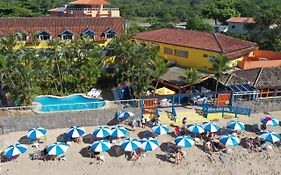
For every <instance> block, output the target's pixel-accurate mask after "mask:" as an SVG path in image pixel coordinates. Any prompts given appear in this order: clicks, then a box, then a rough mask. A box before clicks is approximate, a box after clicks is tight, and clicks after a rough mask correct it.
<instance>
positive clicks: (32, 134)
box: [26, 128, 47, 140]
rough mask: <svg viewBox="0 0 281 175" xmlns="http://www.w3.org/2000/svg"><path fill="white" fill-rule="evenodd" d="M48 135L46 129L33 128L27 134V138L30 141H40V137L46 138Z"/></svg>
mask: <svg viewBox="0 0 281 175" xmlns="http://www.w3.org/2000/svg"><path fill="white" fill-rule="evenodd" d="M46 133H47V130H46V129H44V128H32V129H30V130H29V131H28V132H27V134H26V136H27V137H28V138H29V139H30V140H36V139H39V138H40V137H43V136H45V135H46Z"/></svg>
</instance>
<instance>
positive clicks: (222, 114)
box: [221, 106, 224, 118]
mask: <svg viewBox="0 0 281 175" xmlns="http://www.w3.org/2000/svg"><path fill="white" fill-rule="evenodd" d="M221 117H222V118H224V106H222V111H221Z"/></svg>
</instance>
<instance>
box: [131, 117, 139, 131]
mask: <svg viewBox="0 0 281 175" xmlns="http://www.w3.org/2000/svg"><path fill="white" fill-rule="evenodd" d="M131 124H132V129H133V131H134V130H135V129H136V126H137V124H138V123H137V121H136V120H135V119H134V120H133V121H132V123H131Z"/></svg>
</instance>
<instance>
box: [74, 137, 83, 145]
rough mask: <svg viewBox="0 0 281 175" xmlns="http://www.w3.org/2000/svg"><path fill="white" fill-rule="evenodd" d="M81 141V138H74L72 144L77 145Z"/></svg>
mask: <svg viewBox="0 0 281 175" xmlns="http://www.w3.org/2000/svg"><path fill="white" fill-rule="evenodd" d="M81 141H82V137H75V138H74V142H75V143H77V144H79V143H81Z"/></svg>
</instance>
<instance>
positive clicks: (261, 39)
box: [250, 0, 281, 52]
mask: <svg viewBox="0 0 281 175" xmlns="http://www.w3.org/2000/svg"><path fill="white" fill-rule="evenodd" d="M261 9H263V10H262V11H261V12H260V13H258V14H257V15H256V16H255V21H256V24H255V25H256V27H255V30H251V31H250V37H251V38H252V40H253V41H255V42H257V43H258V44H259V46H260V48H261V49H268V50H272V51H277V52H281V41H280V38H281V19H280V16H281V4H280V1H274V0H273V1H269V2H265V3H263V4H261Z"/></svg>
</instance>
